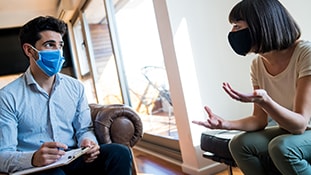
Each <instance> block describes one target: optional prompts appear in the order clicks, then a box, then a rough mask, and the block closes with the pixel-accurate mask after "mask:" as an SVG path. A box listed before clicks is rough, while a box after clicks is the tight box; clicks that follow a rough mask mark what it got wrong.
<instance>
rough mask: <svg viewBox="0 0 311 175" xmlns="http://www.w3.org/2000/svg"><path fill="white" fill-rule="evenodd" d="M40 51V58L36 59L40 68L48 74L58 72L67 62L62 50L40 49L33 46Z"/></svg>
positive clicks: (51, 74)
mask: <svg viewBox="0 0 311 175" xmlns="http://www.w3.org/2000/svg"><path fill="white" fill-rule="evenodd" d="M31 47H32V48H33V49H34V50H35V51H36V52H38V55H39V58H38V60H37V61H36V63H37V65H38V66H39V68H40V69H41V70H42V71H43V72H44V73H45V74H46V75H48V76H50V77H51V76H53V75H55V74H57V73H58V72H59V71H60V70H61V69H62V66H63V64H64V62H65V59H64V57H63V55H62V52H61V51H60V50H40V51H38V50H37V49H36V48H34V47H33V46H31Z"/></svg>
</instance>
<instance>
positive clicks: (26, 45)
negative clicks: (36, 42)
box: [23, 43, 33, 58]
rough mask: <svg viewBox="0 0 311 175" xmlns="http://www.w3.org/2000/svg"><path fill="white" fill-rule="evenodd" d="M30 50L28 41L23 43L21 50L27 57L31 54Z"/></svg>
mask: <svg viewBox="0 0 311 175" xmlns="http://www.w3.org/2000/svg"><path fill="white" fill-rule="evenodd" d="M31 50H33V49H32V48H31V46H30V44H28V43H24V44H23V51H24V53H25V55H26V56H27V57H28V58H29V57H31V56H32V51H31Z"/></svg>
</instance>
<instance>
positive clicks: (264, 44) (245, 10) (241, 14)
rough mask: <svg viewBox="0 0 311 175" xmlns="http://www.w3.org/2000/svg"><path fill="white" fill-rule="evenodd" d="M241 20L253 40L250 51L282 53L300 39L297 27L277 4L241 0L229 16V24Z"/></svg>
mask: <svg viewBox="0 0 311 175" xmlns="http://www.w3.org/2000/svg"><path fill="white" fill-rule="evenodd" d="M240 20H243V21H245V22H246V23H247V24H248V28H249V30H250V33H251V37H252V50H251V51H253V52H255V53H266V52H270V51H272V50H283V49H286V48H288V47H290V46H291V45H293V44H294V42H295V41H296V40H297V39H299V38H300V35H301V32H300V29H299V26H298V25H297V23H296V22H295V20H294V19H293V18H292V16H291V15H290V14H289V13H288V11H287V10H286V8H285V7H284V6H283V5H282V4H281V3H280V2H279V1H278V0H242V1H241V2H239V3H238V4H236V5H235V6H234V7H233V9H232V10H231V12H230V14H229V22H230V23H235V22H237V21H240Z"/></svg>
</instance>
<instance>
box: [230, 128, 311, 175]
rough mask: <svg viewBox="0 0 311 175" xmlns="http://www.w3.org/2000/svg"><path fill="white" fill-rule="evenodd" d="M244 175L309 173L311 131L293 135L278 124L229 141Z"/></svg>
mask: <svg viewBox="0 0 311 175" xmlns="http://www.w3.org/2000/svg"><path fill="white" fill-rule="evenodd" d="M229 148H230V152H231V154H232V156H233V158H234V160H235V161H236V163H237V165H238V166H239V168H240V169H241V170H242V172H243V173H244V174H245V175H266V174H273V175H275V174H283V175H287V174H288V175H295V174H299V175H310V174H311V166H310V162H311V130H307V131H305V133H303V134H300V135H293V134H290V133H288V132H287V131H286V130H284V129H281V128H279V127H277V126H276V127H269V128H267V129H265V130H261V131H256V132H244V133H242V134H240V135H237V136H235V137H234V138H233V139H232V140H231V141H230V143H229Z"/></svg>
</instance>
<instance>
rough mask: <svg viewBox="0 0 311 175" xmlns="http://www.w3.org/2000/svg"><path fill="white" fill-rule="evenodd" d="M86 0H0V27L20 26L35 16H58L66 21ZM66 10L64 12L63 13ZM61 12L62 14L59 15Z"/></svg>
mask: <svg viewBox="0 0 311 175" xmlns="http://www.w3.org/2000/svg"><path fill="white" fill-rule="evenodd" d="M86 1H87V0H1V1H0V28H12V27H20V26H22V25H24V24H25V23H26V22H27V21H29V20H30V19H32V18H35V17H37V16H47V15H50V16H54V17H60V16H61V17H60V18H62V19H63V20H64V21H66V22H68V20H69V19H71V17H72V15H73V14H74V11H75V10H76V9H77V8H78V7H79V6H81V3H82V2H86ZM63 12H66V13H63ZM61 14H63V15H61Z"/></svg>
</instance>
